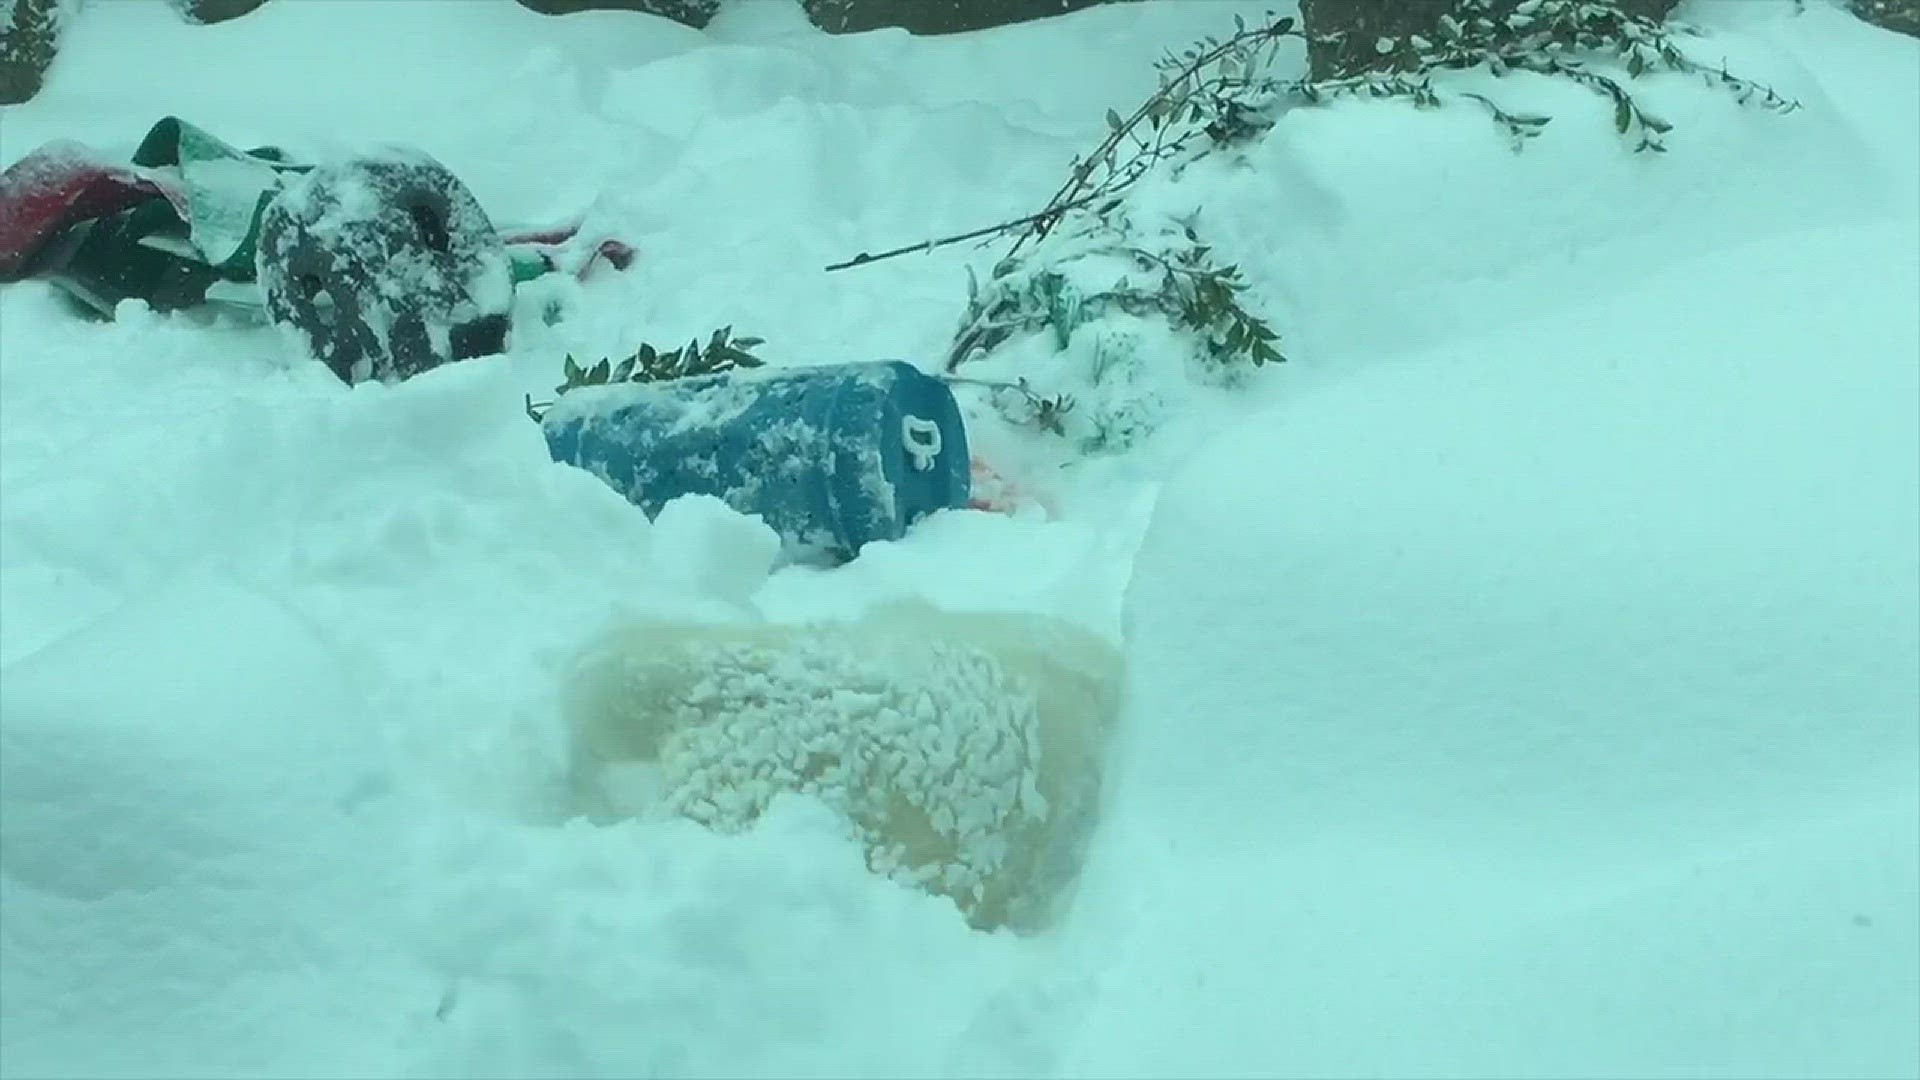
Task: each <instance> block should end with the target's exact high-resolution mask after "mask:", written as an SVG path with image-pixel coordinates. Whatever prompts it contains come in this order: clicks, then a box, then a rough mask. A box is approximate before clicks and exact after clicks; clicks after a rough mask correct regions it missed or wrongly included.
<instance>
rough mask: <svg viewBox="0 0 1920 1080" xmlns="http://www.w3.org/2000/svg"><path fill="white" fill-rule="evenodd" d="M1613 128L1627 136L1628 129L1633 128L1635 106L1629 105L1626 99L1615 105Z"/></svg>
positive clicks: (1616, 102) (1618, 101)
mask: <svg viewBox="0 0 1920 1080" xmlns="http://www.w3.org/2000/svg"><path fill="white" fill-rule="evenodd" d="M1613 126H1614V128H1615V130H1617V131H1619V132H1620V134H1622V135H1625V134H1626V133H1627V129H1628V128H1630V127H1632V126H1633V106H1632V105H1629V104H1627V100H1626V99H1625V98H1621V99H1619V100H1617V101H1615V102H1614V103H1613Z"/></svg>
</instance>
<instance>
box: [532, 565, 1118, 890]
mask: <svg viewBox="0 0 1920 1080" xmlns="http://www.w3.org/2000/svg"><path fill="white" fill-rule="evenodd" d="M1121 664H1122V661H1121V656H1120V653H1119V650H1118V649H1117V648H1115V647H1114V646H1113V645H1112V644H1110V643H1109V642H1108V641H1106V640H1105V639H1103V638H1101V637H1098V636H1096V635H1094V634H1092V633H1091V632H1088V631H1086V630H1082V629H1080V628H1078V627H1076V626H1073V625H1071V624H1068V623H1065V622H1062V621H1059V620H1055V619H1051V618H1046V617H1042V616H1035V615H1012V614H1004V615H1002V614H961V613H954V612H945V611H940V610H937V609H935V608H933V607H931V606H929V605H926V604H924V603H919V602H906V603H899V604H895V605H892V606H888V607H883V608H880V609H877V610H876V611H874V612H872V613H870V614H869V615H867V616H866V617H864V618H863V619H861V620H859V621H856V622H852V623H833V624H815V625H805V626H800V625H774V624H767V623H758V622H752V623H721V624H715V623H701V622H689V621H682V620H675V619H635V620H632V621H627V622H624V623H621V624H619V625H616V626H615V627H613V628H612V629H611V630H610V631H609V632H608V633H607V634H606V635H604V636H603V637H601V638H600V639H599V640H597V641H596V642H595V643H594V644H593V645H592V646H591V647H590V648H589V649H588V650H587V651H586V653H585V654H584V655H583V657H582V659H581V662H580V663H579V665H578V666H577V668H576V669H575V671H574V674H573V676H572V678H571V680H570V683H569V686H570V693H569V703H568V715H569V720H570V726H571V730H572V733H573V752H572V761H573V766H572V781H571V788H572V791H573V804H574V809H575V810H577V811H579V812H582V813H585V814H587V815H588V816H589V817H594V818H599V819H609V818H618V817H621V816H630V815H644V814H648V813H658V812H669V813H675V814H681V815H684V816H686V817H689V818H692V819H693V820H695V821H699V822H701V823H702V824H705V825H707V826H709V827H712V828H714V829H717V830H720V831H723V832H737V831H740V830H743V829H746V828H748V827H749V826H751V825H752V824H753V823H754V821H755V820H756V819H757V818H758V817H759V816H760V814H761V813H762V812H764V811H765V810H766V809H767V807H768V805H769V803H770V802H771V801H772V800H773V799H774V798H775V797H776V796H779V795H782V794H798V795H803V796H810V797H813V798H815V799H818V800H819V801H821V802H823V803H825V804H826V805H827V806H829V807H831V808H832V809H834V810H835V811H837V812H838V813H839V814H840V815H842V816H843V817H844V818H845V820H846V821H847V823H848V826H849V828H850V829H851V830H852V832H853V834H854V836H855V837H857V839H858V840H859V841H860V843H861V844H862V845H863V846H864V847H865V849H866V852H867V861H868V865H869V866H870V867H871V868H872V869H873V870H874V871H876V872H877V873H881V874H884V875H887V876H889V877H891V878H893V879H896V880H898V881H901V882H903V883H906V884H909V885H913V886H916V887H919V888H923V889H926V890H928V891H930V892H933V893H937V894H940V895H943V896H947V897H950V898H952V899H953V901H954V902H955V903H956V904H957V905H958V906H959V908H960V910H961V911H962V912H963V913H964V914H965V915H966V917H967V918H968V920H969V921H970V922H972V923H973V924H974V925H976V926H979V927H983V928H993V927H1015V928H1036V927H1041V926H1044V925H1046V924H1047V923H1048V921H1049V918H1050V916H1051V914H1052V913H1053V911H1054V910H1055V908H1056V903H1057V901H1059V900H1060V899H1061V898H1062V897H1063V896H1064V895H1065V892H1066V890H1067V888H1068V887H1069V886H1070V884H1071V882H1072V880H1073V878H1074V876H1075V874H1076V872H1077V869H1078V864H1079V861H1080V857H1081V847H1082V845H1083V843H1084V841H1085V840H1086V839H1087V837H1088V835H1089V832H1090V830H1091V828H1092V827H1093V824H1094V819H1095V815H1096V812H1097V808H1098V803H1099V791H1100V779H1101V772H1102V762H1103V758H1104V756H1105V751H1106V746H1107V742H1108V736H1109V731H1110V728H1111V726H1112V724H1113V722H1114V717H1115V714H1116V712H1117V710H1118V704H1119V701H1118V698H1119V692H1120V682H1121Z"/></svg>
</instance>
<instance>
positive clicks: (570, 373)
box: [565, 353, 581, 384]
mask: <svg viewBox="0 0 1920 1080" xmlns="http://www.w3.org/2000/svg"><path fill="white" fill-rule="evenodd" d="M565 370H566V375H567V382H568V383H569V384H577V383H579V381H580V375H581V371H580V365H579V364H576V363H574V362H573V354H572V353H568V354H567V361H566V365H565Z"/></svg>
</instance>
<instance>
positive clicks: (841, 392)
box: [541, 360, 972, 559]
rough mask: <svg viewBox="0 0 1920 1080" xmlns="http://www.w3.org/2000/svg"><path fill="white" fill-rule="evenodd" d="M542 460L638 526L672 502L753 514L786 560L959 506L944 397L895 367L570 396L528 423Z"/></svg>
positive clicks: (739, 377)
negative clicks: (539, 437) (622, 507)
mask: <svg viewBox="0 0 1920 1080" xmlns="http://www.w3.org/2000/svg"><path fill="white" fill-rule="evenodd" d="M541 427H542V428H543V429H544V430H545V432H546V437H547V446H548V448H549V449H550V450H551V451H552V452H553V457H554V460H556V461H561V462H565V463H566V464H569V465H576V466H579V467H580V468H583V469H586V470H587V471H589V472H591V473H593V474H595V475H596V476H599V477H600V478H601V479H602V480H605V481H606V482H607V483H608V484H610V485H611V486H612V487H613V488H614V490H616V491H618V492H620V493H621V494H622V495H624V496H626V497H627V499H628V501H630V502H632V503H634V504H635V505H637V506H639V507H640V508H642V509H643V510H645V511H646V513H647V514H648V516H653V515H654V514H657V513H659V511H660V508H661V507H662V506H665V505H666V504H667V503H668V502H669V501H671V500H673V499H675V498H678V497H679V496H682V495H694V494H700V495H712V496H715V497H717V498H720V499H722V500H724V501H725V502H726V503H727V504H728V505H729V506H732V507H733V508H734V509H736V510H738V511H740V512H741V513H745V514H757V515H759V516H760V517H761V519H762V520H764V521H765V522H766V523H767V524H768V525H770V526H772V528H773V530H774V531H775V532H777V533H779V534H780V537H781V539H782V541H784V543H785V545H786V548H787V549H788V552H789V554H790V555H792V556H795V557H819V556H824V557H827V558H830V559H849V558H852V557H853V556H854V555H855V554H857V553H858V552H859V551H860V549H861V547H863V546H865V545H866V544H869V543H872V542H873V541H875V540H895V539H898V538H900V537H901V536H902V535H904V534H905V533H906V531H907V529H908V528H909V527H910V526H912V525H913V524H914V523H915V522H917V521H919V520H920V519H921V518H924V517H926V516H927V515H928V514H931V513H933V512H934V511H936V510H943V509H950V508H958V507H963V506H965V505H967V500H968V497H969V495H970V487H971V483H972V469H971V458H970V456H969V454H968V451H967V434H966V429H965V427H963V426H962V423H961V417H960V407H959V404H958V403H957V402H955V401H954V398H953V393H952V391H950V390H948V389H947V385H946V384H945V383H943V382H941V381H940V380H938V379H935V378H932V377H930V376H927V375H925V374H922V373H921V372H920V371H918V370H916V369H915V368H914V367H913V366H912V365H910V364H905V363H901V362H899V361H891V360H890V361H878V362H873V363H861V364H842V365H832V366H824V367H807V368H783V369H754V370H752V371H743V372H732V373H729V374H726V375H714V376H702V377H698V378H690V379H676V380H674V381H672V382H664V383H633V384H622V385H617V386H609V387H594V388H583V389H578V390H574V391H571V392H569V393H568V394H566V395H564V396H563V397H562V398H561V399H560V401H559V402H558V403H557V404H555V405H554V406H553V408H552V409H550V410H549V411H548V412H547V413H546V415H545V416H544V417H543V418H542V420H541Z"/></svg>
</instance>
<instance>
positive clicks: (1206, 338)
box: [948, 210, 1282, 451]
mask: <svg viewBox="0 0 1920 1080" xmlns="http://www.w3.org/2000/svg"><path fill="white" fill-rule="evenodd" d="M968 286H969V287H968V302H967V310H966V313H965V315H964V316H963V317H962V319H961V326H960V331H959V333H958V334H957V335H956V337H955V339H954V343H953V346H952V349H951V351H950V352H949V354H948V367H949V368H950V369H953V368H958V367H959V366H960V365H962V364H966V363H968V362H969V361H972V360H976V359H978V360H979V362H978V363H975V364H973V366H972V367H970V368H969V371H970V373H971V375H972V376H973V377H975V378H977V379H978V380H980V381H981V382H983V383H986V384H987V385H990V386H997V387H1000V389H999V390H998V392H997V393H996V394H995V396H994V401H995V404H996V405H997V406H998V408H999V409H1000V411H1001V412H1002V414H1003V415H1004V416H1006V418H1007V419H1009V420H1011V421H1012V422H1014V423H1017V424H1032V425H1035V426H1039V427H1042V428H1044V429H1047V430H1050V431H1052V432H1054V433H1055V434H1060V435H1065V436H1067V437H1069V438H1070V439H1071V440H1072V441H1073V442H1074V443H1075V444H1077V445H1078V446H1080V447H1081V448H1082V449H1084V450H1088V451H1104V450H1116V449H1124V448H1126V447H1128V446H1131V445H1133V444H1134V443H1136V442H1137V441H1138V440H1140V439H1142V438H1144V437H1145V436H1147V435H1150V434H1151V433H1152V432H1153V431H1154V430H1155V429H1156V428H1157V427H1159V426H1160V424H1161V423H1162V422H1163V420H1164V419H1165V417H1166V416H1167V415H1168V414H1169V413H1170V411H1172V410H1174V409H1175V408H1177V406H1178V403H1179V400H1180V397H1181V394H1182V391H1183V389H1184V388H1185V387H1186V386H1188V385H1190V384H1191V383H1193V382H1199V383H1203V384H1209V385H1223V384H1227V383H1231V382H1233V381H1234V380H1235V379H1236V378H1237V377H1238V376H1239V374H1240V373H1241V372H1242V371H1244V369H1245V368H1246V367H1247V366H1248V365H1252V366H1259V365H1261V364H1265V363H1269V362H1278V361H1279V360H1281V359H1282V357H1281V356H1280V353H1279V351H1278V350H1277V349H1276V348H1275V347H1274V342H1275V340H1276V339H1277V337H1278V335H1277V334H1275V333H1274V331H1273V329H1272V328H1271V327H1269V326H1268V325H1267V324H1266V323H1265V322H1264V321H1262V320H1261V319H1259V318H1257V317H1255V316H1253V315H1251V314H1249V313H1248V312H1247V311H1246V310H1245V309H1244V308H1243V307H1242V306H1241V305H1240V303H1239V299H1238V298H1239V294H1240V293H1241V292H1242V291H1243V290H1244V289H1245V288H1246V284H1245V282H1244V281H1243V280H1242V279H1241V277H1240V271H1239V268H1238V267H1236V266H1221V265H1218V264H1217V263H1215V262H1214V261H1213V259H1212V253H1211V249H1209V248H1208V247H1206V246H1205V245H1203V244H1201V243H1200V240H1199V235H1198V234H1197V233H1196V232H1195V229H1194V224H1193V222H1191V221H1176V220H1166V219H1156V220H1152V221H1151V222H1150V223H1149V222H1148V219H1147V217H1146V215H1144V214H1132V215H1128V214H1125V213H1123V212H1122V211H1120V210H1115V211H1113V212H1111V213H1109V214H1107V215H1105V216H1102V215H1098V214H1092V213H1088V212H1085V211H1081V212H1077V213H1075V214H1074V215H1071V216H1070V217H1069V218H1068V220H1067V221H1066V222H1065V223H1063V224H1062V225H1061V227H1059V228H1058V229H1056V230H1054V231H1053V232H1052V233H1051V234H1050V235H1049V236H1047V237H1046V238H1045V239H1043V240H1041V241H1039V242H1038V243H1037V244H1035V245H1034V246H1033V247H1032V248H1030V249H1028V251H1027V252H1026V253H1025V255H1024V257H1016V258H1010V259H1006V260H1003V261H1002V262H1001V263H1000V265H998V266H997V267H995V268H994V271H993V273H992V275H991V276H990V277H989V278H988V279H987V281H986V282H985V284H984V285H982V284H981V283H979V282H977V281H974V280H969V282H968Z"/></svg>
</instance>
